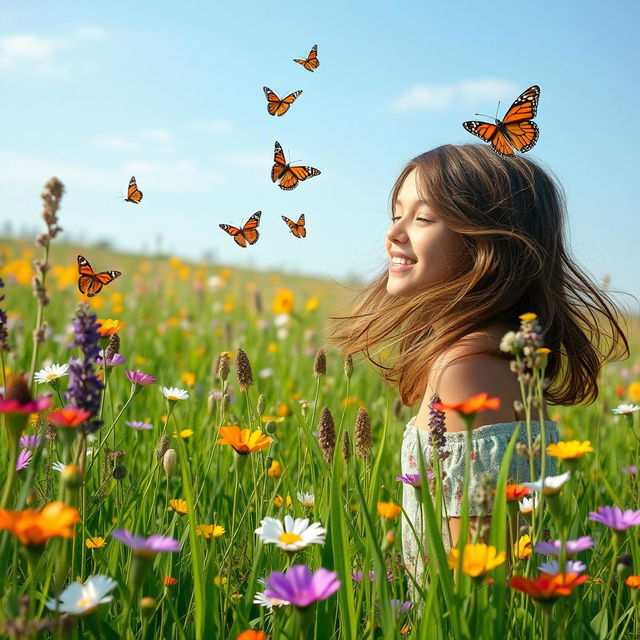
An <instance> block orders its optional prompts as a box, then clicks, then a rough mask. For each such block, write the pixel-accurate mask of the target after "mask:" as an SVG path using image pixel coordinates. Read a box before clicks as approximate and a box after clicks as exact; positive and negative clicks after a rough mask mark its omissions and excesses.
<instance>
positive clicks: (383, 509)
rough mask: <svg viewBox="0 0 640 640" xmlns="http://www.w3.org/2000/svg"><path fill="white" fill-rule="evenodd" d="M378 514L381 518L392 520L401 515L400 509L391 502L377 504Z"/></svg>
mask: <svg viewBox="0 0 640 640" xmlns="http://www.w3.org/2000/svg"><path fill="white" fill-rule="evenodd" d="M378 513H379V514H380V517H381V518H389V519H390V520H394V519H395V518H397V517H398V516H399V515H400V514H401V513H402V507H401V506H400V505H397V504H395V503H393V502H378Z"/></svg>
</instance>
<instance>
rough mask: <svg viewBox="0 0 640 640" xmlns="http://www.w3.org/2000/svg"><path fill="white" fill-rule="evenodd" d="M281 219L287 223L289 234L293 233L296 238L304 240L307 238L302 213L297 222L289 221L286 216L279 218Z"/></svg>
mask: <svg viewBox="0 0 640 640" xmlns="http://www.w3.org/2000/svg"><path fill="white" fill-rule="evenodd" d="M281 218H282V219H283V220H284V221H285V222H286V223H287V226H288V227H289V229H290V230H291V233H293V235H294V236H295V237H296V238H305V237H306V236H307V230H306V229H305V226H304V213H303V214H302V215H301V216H300V217H299V218H298V222H294V221H293V220H290V219H289V218H287V216H281Z"/></svg>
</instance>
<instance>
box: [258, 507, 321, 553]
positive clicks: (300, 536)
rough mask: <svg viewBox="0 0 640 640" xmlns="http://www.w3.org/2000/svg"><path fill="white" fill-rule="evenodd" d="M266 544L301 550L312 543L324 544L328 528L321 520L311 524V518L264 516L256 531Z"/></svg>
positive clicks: (284, 548)
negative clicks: (282, 518) (281, 519)
mask: <svg viewBox="0 0 640 640" xmlns="http://www.w3.org/2000/svg"><path fill="white" fill-rule="evenodd" d="M255 532H256V533H257V534H258V535H259V536H260V539H261V540H262V542H263V543H264V544H275V545H277V546H278V547H280V548H281V549H283V550H284V551H299V550H300V549H304V548H305V547H307V546H309V545H310V544H323V543H324V539H325V535H326V533H327V532H326V529H323V528H322V525H321V524H320V523H319V522H314V523H313V524H312V525H309V518H295V520H294V518H292V517H291V516H290V515H288V514H287V515H286V516H285V517H284V524H283V523H282V521H280V520H278V519H277V518H263V519H262V521H261V523H260V526H259V527H258V528H257V529H256V531H255Z"/></svg>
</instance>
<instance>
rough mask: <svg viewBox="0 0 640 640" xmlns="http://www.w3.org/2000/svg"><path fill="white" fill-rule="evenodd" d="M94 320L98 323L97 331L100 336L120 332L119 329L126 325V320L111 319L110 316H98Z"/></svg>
mask: <svg viewBox="0 0 640 640" xmlns="http://www.w3.org/2000/svg"><path fill="white" fill-rule="evenodd" d="M96 322H97V324H98V333H99V334H100V337H102V338H107V337H109V336H111V335H113V334H115V333H120V331H122V329H124V328H125V327H126V326H127V323H126V322H120V321H119V320H112V319H111V318H98V319H97V320H96Z"/></svg>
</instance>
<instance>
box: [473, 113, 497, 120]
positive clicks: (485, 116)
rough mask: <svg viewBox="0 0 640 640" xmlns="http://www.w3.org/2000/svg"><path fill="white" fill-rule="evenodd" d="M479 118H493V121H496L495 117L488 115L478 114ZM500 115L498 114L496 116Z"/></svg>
mask: <svg viewBox="0 0 640 640" xmlns="http://www.w3.org/2000/svg"><path fill="white" fill-rule="evenodd" d="M476 115H477V116H482V117H483V118H491V119H492V120H496V118H494V117H493V116H489V115H487V114H486V113H476ZM496 115H498V114H496Z"/></svg>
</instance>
